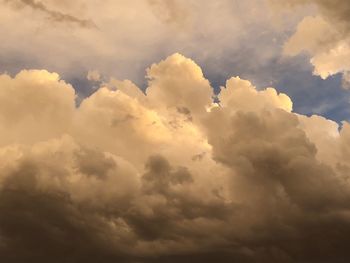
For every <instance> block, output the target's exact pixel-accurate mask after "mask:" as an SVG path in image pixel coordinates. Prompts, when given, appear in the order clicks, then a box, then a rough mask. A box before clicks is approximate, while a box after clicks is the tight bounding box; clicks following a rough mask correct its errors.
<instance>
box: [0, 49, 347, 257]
mask: <svg viewBox="0 0 350 263" xmlns="http://www.w3.org/2000/svg"><path fill="white" fill-rule="evenodd" d="M147 78H148V80H149V82H148V88H147V90H146V92H145V93H143V92H141V91H140V90H139V89H138V88H137V87H136V85H135V84H133V83H132V82H131V81H128V80H125V81H119V80H116V79H111V80H110V82H108V83H103V84H102V86H101V87H100V88H99V89H98V90H96V91H95V92H94V93H93V94H92V95H90V96H89V97H87V98H85V99H84V100H83V101H82V102H81V103H80V105H79V106H77V105H76V104H75V94H74V89H73V87H72V86H71V85H69V84H67V83H66V82H64V81H63V80H60V78H59V76H58V75H57V74H55V73H49V72H47V71H37V70H27V71H21V72H20V73H19V74H17V75H16V76H14V77H11V76H9V75H7V74H2V75H1V76H0V87H1V89H0V127H1V128H0V130H1V134H2V136H1V139H0V254H1V255H2V259H3V260H4V261H6V262H22V261H25V262H47V261H50V262H62V261H64V262H95V261H99V262H116V261H118V262H179V261H181V262H213V261H220V262H232V261H238V262H345V261H347V260H348V258H349V253H348V249H347V244H348V242H349V234H350V221H349V212H350V207H349V203H350V188H349V182H348V174H349V169H350V167H349V164H348V163H349V158H350V148H349V145H350V144H349V142H350V125H349V124H348V123H346V122H344V124H343V127H342V128H341V129H339V127H338V124H336V123H334V122H332V121H330V120H327V119H325V118H323V117H320V116H311V117H307V116H303V115H298V114H296V113H293V111H292V101H291V100H290V98H289V97H288V96H287V95H286V94H282V93H278V92H277V91H276V90H275V89H274V88H272V87H269V88H266V89H264V90H257V89H256V88H255V87H254V86H253V85H252V83H251V82H249V81H248V80H243V79H241V78H239V77H233V78H231V79H229V80H228V81H227V83H226V87H222V89H221V92H220V93H219V94H218V96H217V98H215V99H214V98H213V90H212V87H211V86H210V83H209V81H208V80H207V79H206V78H205V77H204V76H203V73H202V70H201V68H200V67H199V66H198V65H196V63H195V62H193V61H192V60H191V59H188V58H186V57H184V56H182V55H180V54H174V55H172V56H170V57H168V58H166V59H164V60H162V61H161V62H159V63H156V64H153V65H152V66H151V67H150V68H149V69H148V70H147ZM316 127H317V128H316Z"/></svg>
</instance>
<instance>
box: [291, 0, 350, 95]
mask: <svg viewBox="0 0 350 263" xmlns="http://www.w3.org/2000/svg"><path fill="white" fill-rule="evenodd" d="M288 2H289V3H291V4H293V5H300V4H314V5H316V6H317V7H318V14H317V15H316V16H308V17H305V18H304V19H303V20H302V21H301V22H300V23H299V25H298V27H297V30H296V32H295V33H294V34H293V35H292V36H291V37H290V39H289V40H288V41H287V42H286V43H285V48H284V51H285V54H287V55H296V54H298V53H301V52H303V51H306V52H308V53H309V54H310V55H311V59H310V62H311V64H312V65H313V66H314V74H315V75H318V76H320V77H321V78H323V79H326V78H327V77H329V76H331V75H335V74H337V73H343V87H344V88H347V86H348V78H347V75H348V72H349V71H350V64H349V63H348V61H349V58H350V47H349V45H348V42H349V38H350V20H349V14H350V5H349V2H348V1H346V0H345V1H344V0H338V1H334V2H329V1H323V0H309V1H308V0H301V1H300V0H295V1H293V0H291V1H288Z"/></svg>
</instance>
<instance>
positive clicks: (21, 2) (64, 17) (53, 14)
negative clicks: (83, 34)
mask: <svg viewBox="0 0 350 263" xmlns="http://www.w3.org/2000/svg"><path fill="white" fill-rule="evenodd" d="M5 2H7V3H10V4H12V5H14V6H19V7H21V6H28V7H30V8H32V9H33V10H36V11H40V12H42V13H44V14H45V15H47V16H48V18H49V19H50V20H52V21H54V22H59V23H69V24H76V25H78V26H80V27H85V28H96V25H95V23H94V22H93V21H92V20H89V19H81V18H79V17H76V16H73V15H70V14H66V13H62V12H59V11H55V10H52V9H50V8H48V7H47V6H46V5H45V4H44V3H43V2H41V1H37V0H15V1H10V0H5Z"/></svg>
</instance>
